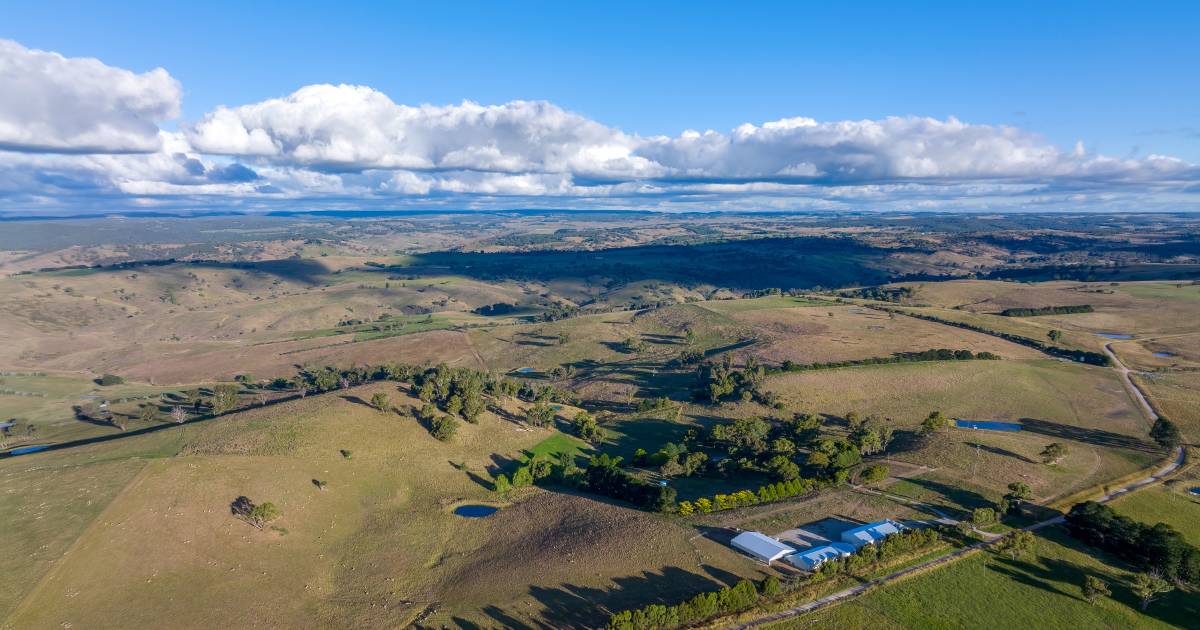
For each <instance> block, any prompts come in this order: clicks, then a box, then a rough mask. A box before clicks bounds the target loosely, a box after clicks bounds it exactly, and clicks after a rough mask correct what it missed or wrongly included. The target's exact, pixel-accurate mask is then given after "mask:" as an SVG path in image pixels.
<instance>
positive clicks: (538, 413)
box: [525, 401, 554, 427]
mask: <svg viewBox="0 0 1200 630" xmlns="http://www.w3.org/2000/svg"><path fill="white" fill-rule="evenodd" d="M525 421H526V422H528V423H529V424H531V425H533V426H535V427H547V426H550V423H551V422H553V421H554V409H553V408H552V407H551V406H550V405H549V404H547V403H546V402H544V401H542V402H537V403H534V405H533V406H532V407H530V408H529V410H528V411H526V413H525Z"/></svg>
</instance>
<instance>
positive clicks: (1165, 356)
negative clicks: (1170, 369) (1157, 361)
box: [1154, 352, 1175, 359]
mask: <svg viewBox="0 0 1200 630" xmlns="http://www.w3.org/2000/svg"><path fill="white" fill-rule="evenodd" d="M1154 356H1156V357H1161V358H1163V359H1166V358H1168V357H1173V356H1175V355H1173V354H1171V353H1170V352H1155V353H1154Z"/></svg>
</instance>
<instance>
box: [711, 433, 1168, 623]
mask: <svg viewBox="0 0 1200 630" xmlns="http://www.w3.org/2000/svg"><path fill="white" fill-rule="evenodd" d="M1185 459H1186V455H1185V451H1184V449H1183V447H1182V446H1181V447H1179V448H1177V449H1176V451H1175V458H1174V459H1173V460H1172V461H1171V463H1170V464H1167V465H1166V466H1164V467H1163V468H1161V469H1160V470H1158V471H1157V472H1155V473H1153V474H1151V475H1150V476H1149V477H1146V478H1145V479H1140V480H1138V481H1135V482H1133V483H1130V484H1128V485H1126V486H1124V487H1122V488H1120V489H1118V490H1116V491H1114V492H1112V493H1110V494H1107V495H1105V496H1103V497H1101V498H1099V499H1097V502H1099V503H1107V502H1109V501H1111V500H1113V499H1115V498H1117V497H1120V496H1124V495H1126V494H1128V493H1130V492H1134V491H1136V490H1140V489H1141V488H1145V487H1147V486H1150V485H1153V484H1154V483H1156V482H1158V481H1159V480H1161V479H1162V478H1163V477H1165V476H1167V475H1169V474H1171V473H1173V472H1175V470H1176V469H1178V468H1179V467H1180V466H1182V465H1183V464H1184V461H1185ZM1063 521H1064V517H1062V516H1056V517H1054V518H1051V519H1047V520H1044V521H1041V522H1039V523H1034V524H1033V525H1028V526H1025V527H1022V528H1021V529H1023V530H1025V531H1030V532H1032V531H1037V530H1039V529H1044V528H1046V527H1050V526H1052V525H1058V524H1061V523H1062V522H1063ZM1003 539H1004V536H997V537H995V538H993V539H990V540H985V541H981V542H977V543H975V544H973V545H970V546H968V547H963V548H962V549H959V550H958V551H955V552H953V553H949V554H946V555H944V556H940V557H938V558H934V559H933V560H929V561H926V562H922V563H921V564H917V565H913V566H911V567H907V568H904V569H901V570H899V571H896V572H893V573H889V574H888V575H885V576H883V577H879V578H875V579H873V580H869V581H867V582H864V583H862V584H859V585H857V586H853V587H850V588H848V589H845V590H841V591H838V592H836V593H832V594H830V595H826V596H825V597H822V598H820V599H816V600H813V601H811V602H807V603H805V604H801V605H800V606H796V607H795V608H789V609H788V610H785V611H783V612H779V613H775V614H773V615H769V616H767V617H762V618H760V619H755V620H753V621H749V622H746V623H744V624H741V625H738V626H732V627H734V628H737V629H739V630H741V629H742V628H754V627H757V626H762V625H765V624H769V623H775V622H777V621H783V620H784V619H789V618H791V617H797V616H799V615H803V614H805V613H809V612H812V611H814V610H818V609H820V608H824V607H826V606H828V605H830V604H835V603H837V602H840V601H844V600H847V599H850V598H852V597H855V596H857V595H861V594H863V593H865V592H867V591H868V590H870V589H872V588H875V587H877V586H882V585H884V584H887V583H889V582H894V581H896V580H899V579H901V578H904V577H908V576H910V575H913V574H915V573H918V572H920V571H924V570H926V569H932V568H936V567H939V566H942V565H945V564H949V563H951V562H953V561H955V560H958V559H960V558H963V557H966V556H967V555H969V554H971V553H973V552H976V551H980V550H983V549H986V548H988V547H991V546H993V545H996V544H999V543H1000V542H1001V541H1002V540H1003Z"/></svg>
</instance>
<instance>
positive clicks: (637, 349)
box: [621, 337, 646, 354]
mask: <svg viewBox="0 0 1200 630" xmlns="http://www.w3.org/2000/svg"><path fill="white" fill-rule="evenodd" d="M621 350H622V351H624V352H628V353H630V354H641V353H642V352H645V351H646V342H644V341H642V340H641V339H639V338H637V337H627V338H626V339H625V341H622V342H621Z"/></svg>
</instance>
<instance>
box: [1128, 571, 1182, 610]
mask: <svg viewBox="0 0 1200 630" xmlns="http://www.w3.org/2000/svg"><path fill="white" fill-rule="evenodd" d="M1173 590H1175V586H1174V585H1173V584H1171V583H1170V582H1168V581H1166V580H1164V579H1163V578H1162V576H1160V575H1158V574H1157V573H1139V574H1137V576H1135V577H1134V578H1133V594H1134V595H1137V597H1138V599H1139V600H1141V602H1142V610H1146V609H1147V608H1149V607H1150V604H1151V603H1152V602H1153V601H1154V600H1156V599H1158V596H1159V595H1162V594H1164V593H1169V592H1171V591H1173Z"/></svg>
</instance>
